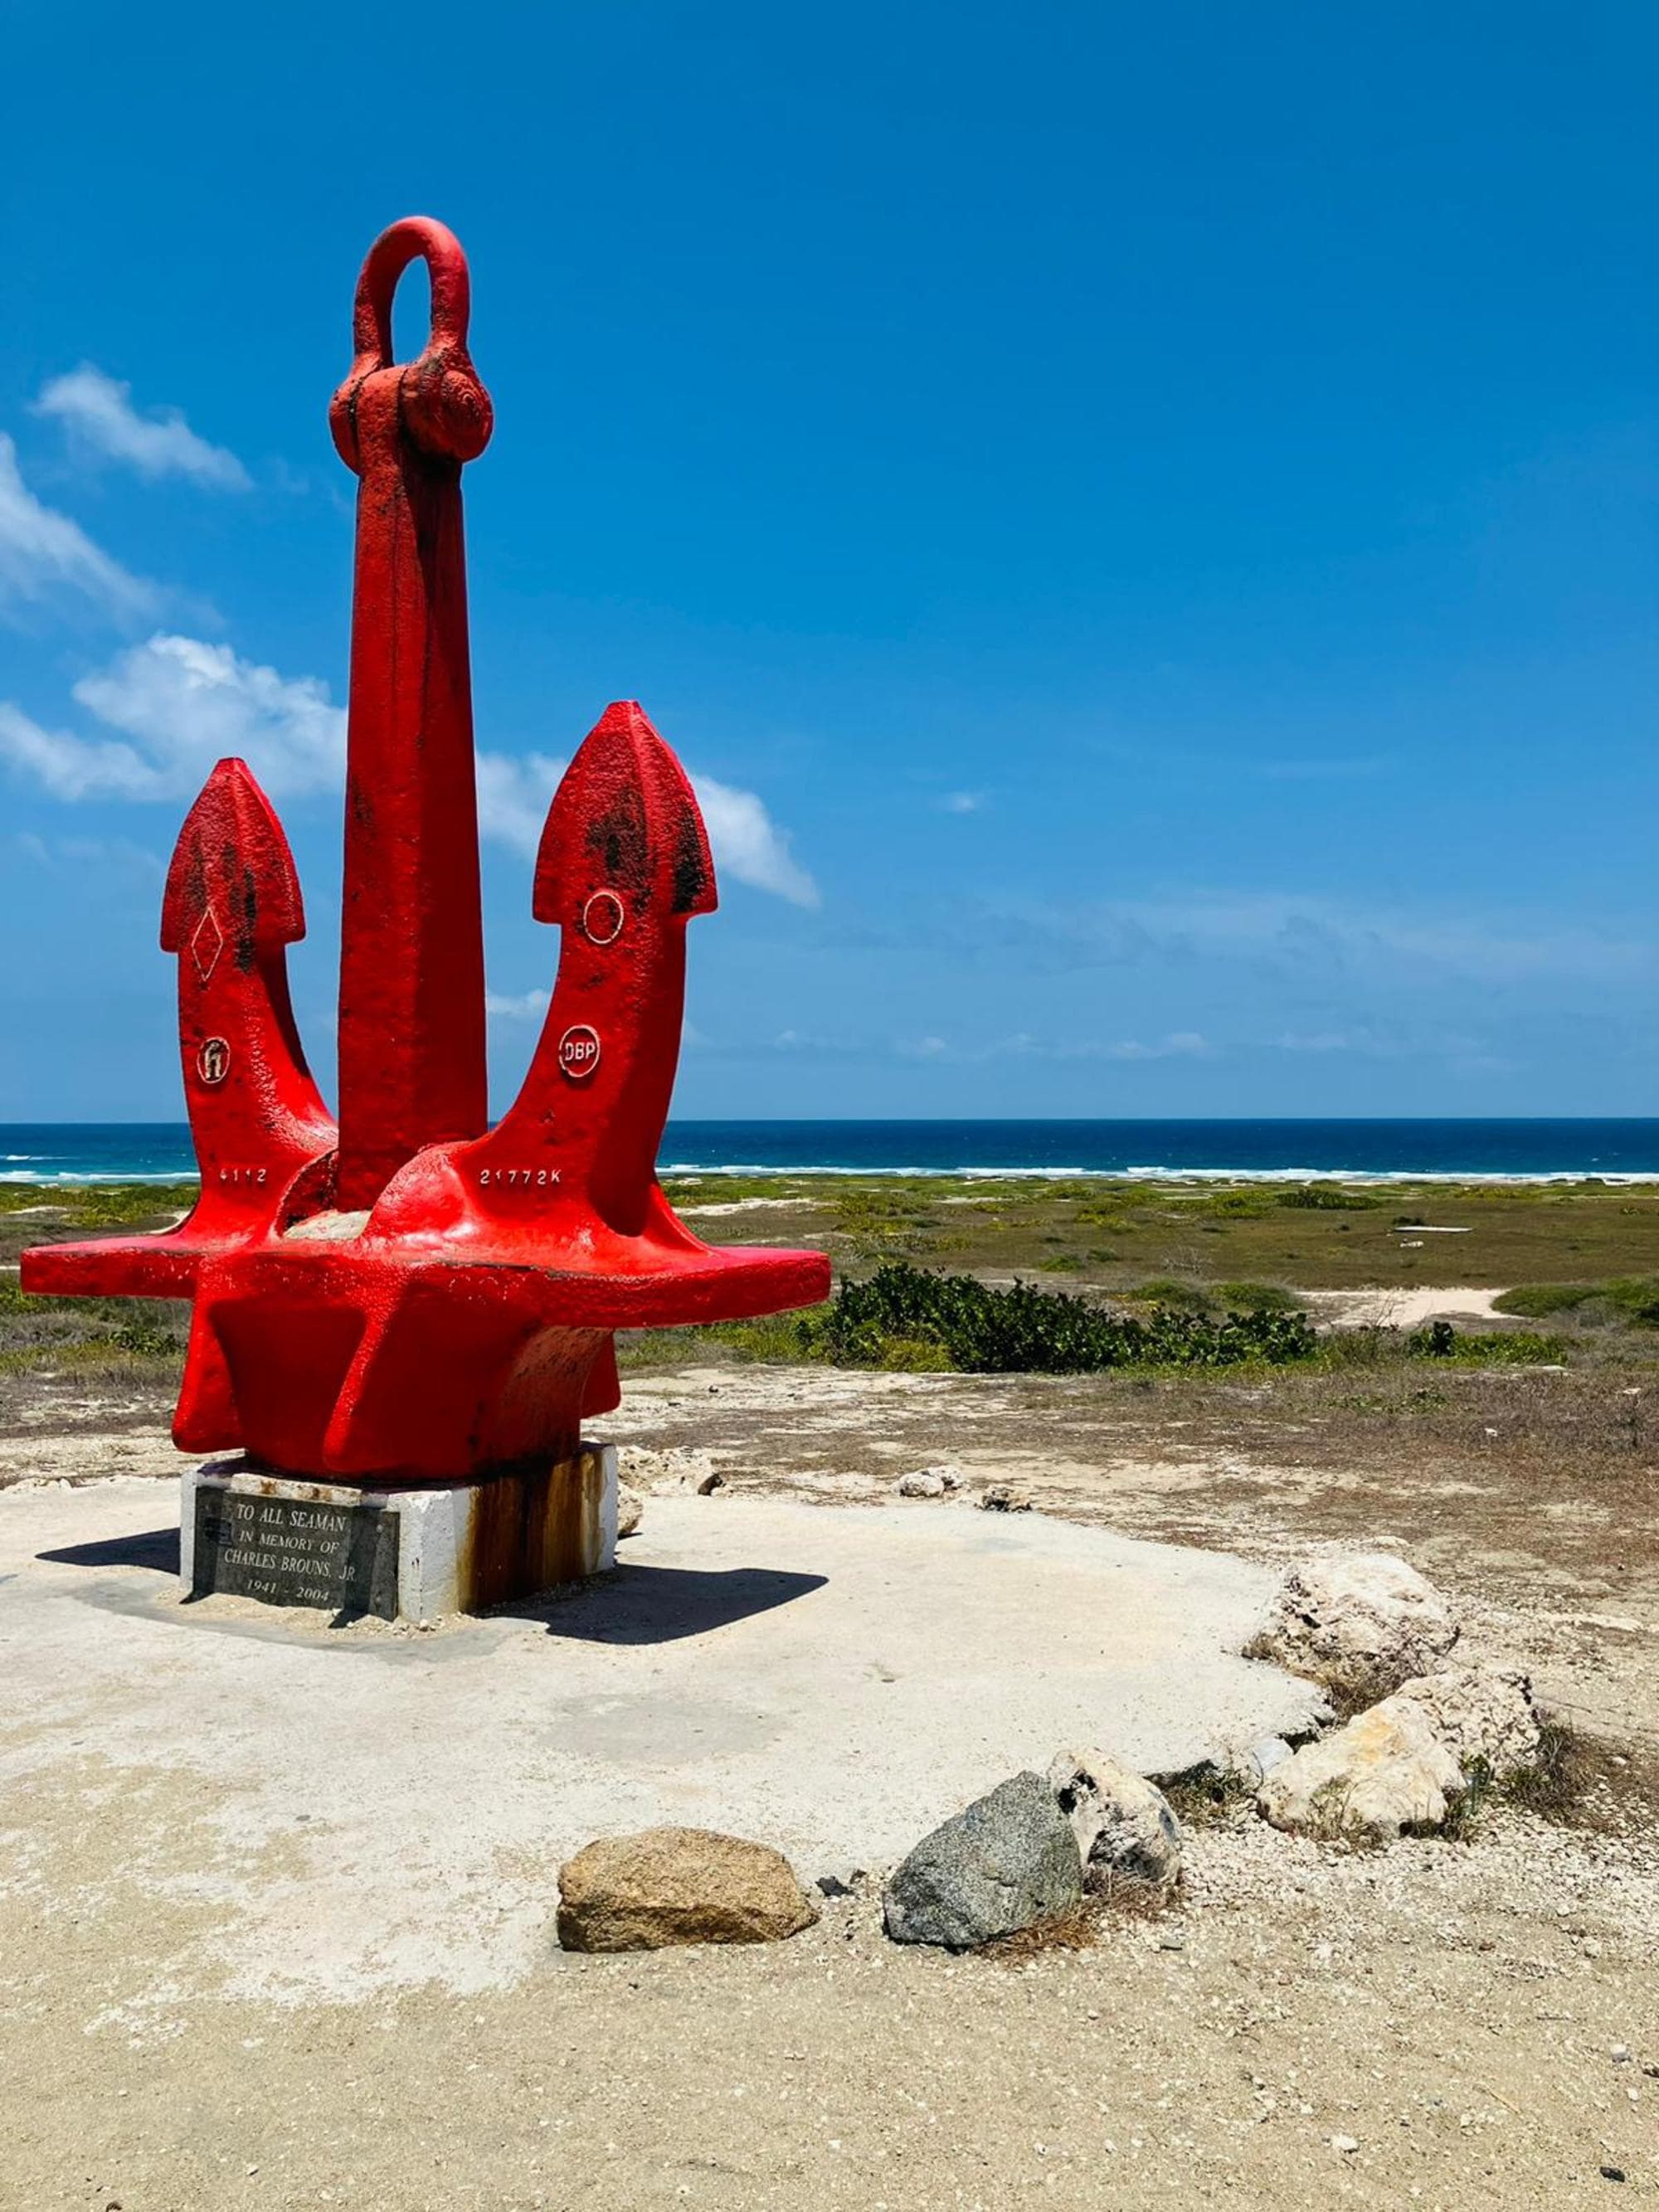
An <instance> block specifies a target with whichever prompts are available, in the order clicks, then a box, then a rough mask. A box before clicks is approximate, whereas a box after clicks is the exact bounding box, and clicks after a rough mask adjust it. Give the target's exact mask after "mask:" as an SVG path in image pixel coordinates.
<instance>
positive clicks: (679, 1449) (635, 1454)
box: [622, 1444, 726, 1498]
mask: <svg viewBox="0 0 1659 2212" xmlns="http://www.w3.org/2000/svg"><path fill="white" fill-rule="evenodd" d="M622 1471H623V1479H624V1480H626V1481H627V1483H628V1484H629V1487H630V1488H631V1489H634V1490H637V1491H638V1492H640V1494H641V1497H644V1498H653V1497H654V1498H672V1497H695V1498H708V1497H710V1496H712V1494H713V1493H714V1492H715V1491H717V1490H720V1489H723V1488H724V1487H725V1484H726V1478H725V1476H724V1475H722V1474H721V1473H720V1469H719V1468H717V1467H716V1466H715V1465H714V1455H713V1454H712V1453H710V1452H706V1451H703V1450H702V1449H699V1447H698V1446H696V1445H695V1444H671V1445H670V1446H669V1447H668V1449H666V1450H664V1451H653V1450H652V1449H649V1447H648V1446H647V1445H645V1444H624V1445H623V1448H622Z"/></svg>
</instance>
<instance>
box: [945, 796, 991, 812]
mask: <svg viewBox="0 0 1659 2212" xmlns="http://www.w3.org/2000/svg"><path fill="white" fill-rule="evenodd" d="M984 805H985V793H983V792H982V791H947V792H946V793H945V796H944V798H943V799H940V800H939V811H940V813H941V814H977V813H979V812H980V811H981V809H982V808H983V806H984Z"/></svg>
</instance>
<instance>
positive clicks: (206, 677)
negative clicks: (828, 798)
mask: <svg viewBox="0 0 1659 2212" xmlns="http://www.w3.org/2000/svg"><path fill="white" fill-rule="evenodd" d="M75 697H76V701H77V702H79V704H80V705H81V706H82V707H84V708H86V709H87V711H88V713H89V714H92V715H94V716H95V718H96V719H97V720H98V721H99V722H100V723H101V724H102V725H103V726H104V728H105V729H106V730H112V731H117V732H119V733H120V734H119V735H118V737H113V738H110V737H90V738H88V737H81V736H76V735H75V734H73V733H72V732H69V731H67V730H48V729H46V728H44V727H43V726H41V725H40V723H38V722H35V721H32V720H30V719H29V717H28V716H27V715H26V714H22V713H21V712H20V711H19V709H18V708H15V707H13V706H9V705H6V704H5V703H4V702H0V759H4V760H8V761H9V762H10V763H11V764H12V765H13V767H15V768H18V769H22V770H23V772H24V773H25V774H26V775H31V776H33V778H34V780H35V781H37V782H39V783H40V784H43V785H44V786H45V787H46V789H47V790H48V791H50V792H51V793H52V795H53V797H54V798H57V799H69V800H76V799H189V798H192V797H193V796H194V795H195V793H197V791H198V790H199V789H200V787H201V786H202V783H203V782H204V780H205V778H206V776H207V774H208V771H209V769H210V768H211V767H212V766H213V763H215V761H216V760H222V759H223V758H224V757H226V756H227V755H228V754H233V753H234V754H236V755H238V756H239V757H240V758H241V759H243V760H246V762H247V763H248V764H249V766H250V767H251V768H252V770H253V773H254V774H255V775H257V776H258V779H259V781H260V782H261V783H262V784H263V785H264V787H265V789H266V790H267V791H268V792H270V794H271V795H272V797H273V798H277V799H283V798H301V797H304V796H306V795H307V794H308V793H313V792H322V791H334V790H337V789H338V788H339V786H340V783H341V780H342V778H343V774H344V763H345V731H346V717H345V709H344V708H342V707H337V706H336V705H335V704H334V703H333V702H332V700H331V698H330V696H329V691H328V686H327V685H326V684H323V683H320V682H319V680H318V679H317V678H315V677H312V676H301V677H284V676H280V675H278V674H277V672H276V670H275V669H274V668H265V667H262V666H260V665H258V663H257V662H254V661H251V660H244V659H241V657H240V655H239V654H238V653H234V652H233V651H232V649H231V647H229V646H228V645H209V644H206V643H204V641H202V640H201V639H200V638H193V637H173V636H169V635H166V634H165V633H162V632H158V633H157V634H156V635H155V636H154V637H152V638H149V639H148V640H147V641H145V642H144V643H143V645H135V646H133V647H130V648H129V649H128V650H127V651H126V652H125V653H121V654H119V655H118V657H117V658H116V659H114V660H113V661H112V663H111V664H110V665H109V666H108V667H107V668H106V669H103V670H101V671H99V672H98V673H96V674H94V675H91V676H85V677H82V679H81V681H80V682H79V683H78V684H76V686H75ZM477 772H478V828H479V831H480V834H481V835H482V836H485V837H489V838H493V839H494V840H495V842H497V843H500V844H503V845H506V846H508V847H509V848H511V849H512V850H513V851H514V852H518V853H521V854H525V855H526V857H528V858H532V859H533V858H534V856H535V853H536V848H537V846H538V844H539V842H540V841H541V834H542V824H543V823H544V821H545V820H546V817H547V809H548V805H549V802H550V800H551V799H552V796H553V793H554V791H555V790H556V787H557V785H558V781H559V778H560V776H561V775H562V774H563V773H564V763H563V762H562V761H557V760H551V759H550V758H548V757H547V756H546V755H544V754H541V753H528V754H520V755H509V754H506V753H491V752H481V753H480V754H479V755H478V761H477ZM693 781H694V784H695V787H696V793H697V797H698V799H699V800H700V801H701V803H702V810H703V817H704V819H705V820H706V822H707V823H708V839H709V843H710V844H711V846H712V847H713V848H714V858H715V860H716V862H717V863H718V865H719V866H720V868H722V869H724V870H726V872H729V873H730V874H732V875H733V876H735V877H736V878H737V879H738V882H739V883H745V884H752V885H753V886H754V887H755V888H756V889H757V890H766V891H773V892H775V893H776V894H777V896H779V897H781V898H787V899H790V900H793V902H794V903H795V904H796V905H798V906H816V905H817V896H818V894H817V885H816V884H814V883H813V881H812V879H811V877H810V876H809V875H808V874H807V873H806V872H805V869H804V868H802V867H801V866H800V865H799V862H798V861H796V860H795V859H794V857H793V854H791V852H790V850H789V839H788V836H787V832H785V831H783V830H781V829H779V828H778V827H777V825H776V824H775V823H774V822H773V820H772V818H771V817H770V815H769V814H768V812H767V811H766V808H765V806H764V805H763V803H762V801H761V800H760V799H758V798H757V796H756V795H755V793H753V792H752V791H737V790H733V789H732V787H731V786H730V785H728V784H724V783H717V782H716V781H714V778H713V777H712V776H703V777H701V778H694V779H693Z"/></svg>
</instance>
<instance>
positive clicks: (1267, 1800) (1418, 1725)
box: [1256, 1698, 1463, 1841]
mask: <svg viewBox="0 0 1659 2212" xmlns="http://www.w3.org/2000/svg"><path fill="white" fill-rule="evenodd" d="M1462 1788H1463V1773H1462V1768H1461V1767H1460V1766H1459V1765H1458V1763H1457V1760H1456V1759H1455V1757H1454V1756H1453V1754H1452V1753H1451V1752H1450V1751H1449V1749H1448V1748H1447V1747H1446V1745H1445V1744H1444V1743H1443V1742H1442V1741H1441V1740H1440V1738H1439V1736H1438V1735H1437V1734H1436V1733H1435V1730H1434V1728H1433V1726H1432V1724H1431V1721H1430V1718H1429V1716H1428V1715H1427V1714H1426V1713H1425V1711H1424V1710H1423V1708H1422V1707H1421V1706H1420V1705H1415V1704H1413V1702H1412V1701H1411V1700H1410V1699H1395V1698H1385V1699H1383V1702H1382V1704H1381V1705H1373V1706H1372V1707H1371V1709H1370V1711H1369V1712H1364V1713H1360V1714H1358V1715H1357V1716H1356V1717H1355V1718H1354V1719H1352V1720H1351V1721H1350V1722H1349V1723H1347V1725H1346V1728H1340V1729H1337V1730H1336V1731H1335V1732H1334V1734H1333V1735H1328V1736H1322V1737H1321V1739H1320V1740H1319V1741H1318V1742H1317V1743H1310V1744H1305V1745H1304V1747H1303V1748H1302V1749H1301V1750H1300V1751H1298V1752H1295V1753H1292V1754H1291V1757H1290V1758H1289V1759H1282V1760H1281V1761H1280V1762H1279V1765H1276V1766H1275V1767H1273V1769H1272V1771H1270V1772H1269V1773H1268V1774H1267V1776H1266V1777H1265V1778H1263V1781H1262V1783H1261V1788H1260V1789H1259V1790H1258V1791H1257V1792H1256V1802H1257V1804H1258V1805H1259V1806H1260V1807H1261V1811H1262V1813H1263V1814H1265V1816H1266V1817H1267V1820H1270V1821H1271V1822H1272V1823H1273V1826H1274V1827H1275V1828H1285V1829H1289V1830H1291V1831H1292V1832H1296V1833H1297V1834H1302V1835H1310V1836H1317V1837H1327V1838H1334V1837H1337V1836H1343V1835H1353V1836H1369V1837H1371V1838H1376V1839H1378V1840H1384V1841H1389V1840H1392V1839H1393V1838H1395V1837H1396V1836H1398V1834H1399V1833H1400V1832H1401V1829H1402V1828H1437V1827H1438V1826H1440V1824H1441V1822H1442V1821H1443V1820H1444V1819H1445V1817H1446V1813H1447V1810H1448V1808H1449V1806H1450V1803H1451V1801H1452V1800H1453V1798H1455V1796H1457V1795H1458V1794H1459V1792H1460V1791H1461V1790H1462Z"/></svg>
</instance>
